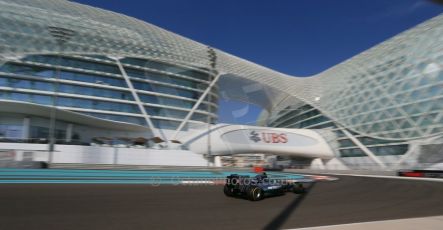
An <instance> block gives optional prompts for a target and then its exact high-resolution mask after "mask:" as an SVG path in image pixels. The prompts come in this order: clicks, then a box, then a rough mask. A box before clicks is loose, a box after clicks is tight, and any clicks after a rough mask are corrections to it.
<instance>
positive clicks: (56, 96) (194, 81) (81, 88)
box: [0, 55, 218, 129]
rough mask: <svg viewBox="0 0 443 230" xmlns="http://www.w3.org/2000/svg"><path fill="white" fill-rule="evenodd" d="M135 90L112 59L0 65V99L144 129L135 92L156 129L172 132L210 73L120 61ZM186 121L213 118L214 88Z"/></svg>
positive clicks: (55, 58) (33, 58)
mask: <svg viewBox="0 0 443 230" xmlns="http://www.w3.org/2000/svg"><path fill="white" fill-rule="evenodd" d="M120 62H121V63H122V66H123V68H124V71H125V73H126V74H127V76H128V77H129V80H130V81H131V83H132V85H133V88H134V92H131V89H130V88H129V87H128V85H127V83H126V82H125V79H124V76H123V75H122V73H121V71H120V69H119V67H118V65H117V64H116V61H115V60H112V59H110V58H107V57H104V56H80V55H72V56H63V55H28V56H26V57H24V58H19V59H15V60H12V61H9V62H7V63H5V64H3V65H2V66H1V67H0V99H6V100H12V101H23V102H30V103H35V104H41V105H45V106H52V105H54V104H55V105H56V106H57V107H58V108H62V109H65V110H69V111H73V112H77V113H82V114H86V115H90V116H94V117H97V118H101V119H108V120H114V121H120V122H128V123H133V124H137V125H146V121H145V120H144V119H143V115H142V112H141V111H140V108H139V106H138V104H137V101H136V100H135V99H134V96H133V94H134V93H136V94H137V95H138V97H139V98H140V101H141V103H142V105H143V108H144V109H145V111H146V113H147V114H148V115H149V116H150V118H151V120H152V122H153V124H154V125H155V126H156V128H164V129H175V128H177V126H178V125H179V124H180V122H181V121H182V120H183V119H184V118H185V117H186V115H187V114H188V113H189V111H190V110H191V109H192V107H193V106H194V104H195V103H196V102H197V100H198V99H199V98H200V96H201V95H202V94H203V92H204V90H205V89H206V88H207V87H208V85H209V81H210V80H211V79H212V78H213V77H214V74H213V73H211V72H209V71H203V70H201V69H195V68H191V67H190V68H186V67H183V66H177V65H171V64H167V63H163V62H158V61H153V60H147V59H140V58H122V59H121V60H120ZM209 97H210V98H211V101H208V100H203V102H202V103H201V104H200V105H199V107H198V108H197V110H196V111H195V113H194V115H193V116H192V117H191V118H190V122H208V121H210V122H211V123H214V122H215V121H216V120H217V109H218V107H217V101H218V95H217V87H215V88H214V89H213V90H212V91H211V92H210V96H209Z"/></svg>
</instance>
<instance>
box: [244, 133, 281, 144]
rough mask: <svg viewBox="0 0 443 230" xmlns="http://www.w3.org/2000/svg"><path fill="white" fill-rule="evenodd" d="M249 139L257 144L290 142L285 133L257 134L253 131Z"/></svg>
mask: <svg viewBox="0 0 443 230" xmlns="http://www.w3.org/2000/svg"><path fill="white" fill-rule="evenodd" d="M249 139H250V140H251V141H253V142H255V143H257V142H264V143H272V144H277V143H287V142H288V136H286V134H284V133H265V132H260V133H258V132H256V131H251V132H250V133H249Z"/></svg>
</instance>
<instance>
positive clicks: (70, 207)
mask: <svg viewBox="0 0 443 230" xmlns="http://www.w3.org/2000/svg"><path fill="white" fill-rule="evenodd" d="M6 171H7V172H8V173H5V172H6ZM25 171H26V170H25ZM73 171H75V172H73ZM18 172H20V170H16V171H14V170H10V169H7V170H3V169H2V170H1V172H0V180H1V184H0V204H1V205H0V229H76V230H78V229H184V228H189V229H227V228H228V229H281V228H298V227H312V226H322V225H333V224H346V223H357V222H367V221H377V220H389V219H400V218H413V217H425V216H436V215H443V199H442V196H441V194H443V183H440V182H431V181H418V180H405V179H402V180H400V179H389V178H366V177H353V176H334V177H338V180H331V181H324V180H321V181H318V182H315V183H311V185H310V187H309V189H308V191H307V193H305V194H302V195H296V194H293V193H287V194H286V195H284V196H278V197H271V198H266V199H264V200H262V201H258V202H252V201H249V200H245V199H240V198H231V197H226V196H225V195H224V194H223V191H222V190H223V189H222V186H221V185H219V184H218V183H214V184H187V183H184V184H183V183H177V184H174V183H161V180H158V179H156V181H155V183H152V181H149V180H146V177H149V176H152V174H155V173H158V174H155V176H156V177H158V178H166V177H164V173H167V174H168V176H170V175H174V177H177V176H179V177H180V176H183V173H184V172H172V171H170V172H158V171H113V170H52V169H49V170H36V171H33V172H32V173H29V172H31V171H26V172H28V174H26V175H24V174H23V175H18V174H17V173H18ZM36 172H40V174H39V173H36ZM55 172H57V173H55ZM61 172H65V174H60V173H61ZM45 173H46V174H45ZM48 173H49V174H48ZM52 173H53V174H52ZM72 173H78V174H82V175H83V176H82V177H80V176H79V175H73V174H72ZM100 173H102V174H100ZM119 173H121V174H119ZM143 173H147V174H146V175H145V174H143ZM149 173H152V174H149ZM174 173H175V174H174ZM177 173H179V174H180V173H181V174H180V175H176V174H177ZM187 173H189V174H187ZM193 173H195V174H193ZM230 173H233V172H207V171H205V172H194V171H192V172H191V171H189V172H185V174H187V175H186V176H187V177H188V178H186V179H185V180H182V181H188V180H194V179H196V178H200V179H201V178H208V177H210V178H217V179H220V178H223V177H225V176H226V175H229V174H230ZM237 173H239V174H242V175H243V174H248V173H249V172H237ZM148 174H149V175H148ZM271 174H272V175H273V174H274V172H272V173H268V175H270V176H272V175H271ZM250 175H255V174H254V173H250ZM278 175H279V176H285V178H291V175H292V176H293V177H292V179H306V178H313V177H312V176H306V175H300V174H291V173H281V172H275V175H274V176H278ZM30 176H32V177H30ZM128 178H131V179H128ZM35 181H37V182H35ZM65 181H69V182H65ZM124 182H126V183H124ZM175 182H176V181H175Z"/></svg>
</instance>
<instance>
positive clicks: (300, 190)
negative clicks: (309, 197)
mask: <svg viewBox="0 0 443 230" xmlns="http://www.w3.org/2000/svg"><path fill="white" fill-rule="evenodd" d="M292 192H294V193H296V194H302V193H305V192H306V188H305V187H304V186H303V184H302V183H297V184H294V187H293V188H292Z"/></svg>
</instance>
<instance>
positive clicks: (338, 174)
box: [305, 173, 443, 182]
mask: <svg viewBox="0 0 443 230" xmlns="http://www.w3.org/2000/svg"><path fill="white" fill-rule="evenodd" d="M316 174H322V175H334V176H356V177H369V178H385V179H399V180H418V181H433V182H443V178H428V177H402V176H383V175H364V174H347V173H316ZM305 175H308V174H305Z"/></svg>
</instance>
